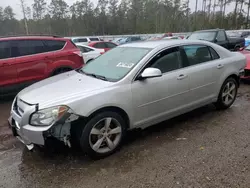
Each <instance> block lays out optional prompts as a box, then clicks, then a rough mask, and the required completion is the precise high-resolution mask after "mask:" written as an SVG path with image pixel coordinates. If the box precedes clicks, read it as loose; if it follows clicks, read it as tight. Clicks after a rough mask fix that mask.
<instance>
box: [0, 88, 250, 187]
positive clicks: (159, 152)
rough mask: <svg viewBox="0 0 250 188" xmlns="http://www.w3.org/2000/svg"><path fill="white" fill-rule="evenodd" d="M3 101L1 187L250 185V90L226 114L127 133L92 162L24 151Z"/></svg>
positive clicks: (205, 113)
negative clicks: (115, 149) (113, 150)
mask: <svg viewBox="0 0 250 188" xmlns="http://www.w3.org/2000/svg"><path fill="white" fill-rule="evenodd" d="M10 106H11V100H9V101H7V102H1V104H0V112H1V113H0V187H6V188H12V187H13V188H23V187H25V188H26V187H32V188H33V187H39V188H40V187H41V188H45V187H46V188H47V187H56V188H61V187H63V188H71V187H72V188H78V187H79V188H80V187H81V188H92V187H94V188H99V187H100V188H109V187H110V188H120V187H122V188H140V187H149V188H153V187H156V188H170V187H185V188H193V187H194V188H197V187H209V188H220V187H225V188H230V187H233V188H235V187H242V188H247V187H250V163H249V160H250V136H249V135H250V85H242V86H241V88H240V90H239V94H238V97H237V100H236V102H235V104H234V105H233V106H232V107H231V108H230V109H228V110H226V111H216V110H215V109H214V107H213V106H212V105H209V106H205V107H203V108H200V109H198V110H195V111H192V112H190V113H188V114H185V115H182V116H180V117H177V118H174V119H172V120H170V121H166V122H163V123H161V124H158V125H155V126H153V127H150V128H148V129H146V130H144V131H133V132H130V133H129V134H128V139H127V141H126V144H125V145H124V147H123V148H122V149H121V150H120V151H119V152H117V153H116V154H114V155H112V156H110V157H108V158H106V159H102V160H99V161H92V160H90V159H89V158H87V157H86V156H84V155H82V154H81V152H80V151H73V150H69V149H66V148H58V149H57V150H55V151H53V152H50V151H38V150H35V151H33V152H30V151H27V149H26V148H25V147H24V146H23V145H22V144H21V143H19V142H18V141H17V140H16V139H15V138H13V137H12V136H11V131H10V129H9V128H8V126H7V118H8V115H9V111H10Z"/></svg>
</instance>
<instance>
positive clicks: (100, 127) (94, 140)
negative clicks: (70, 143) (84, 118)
mask: <svg viewBox="0 0 250 188" xmlns="http://www.w3.org/2000/svg"><path fill="white" fill-rule="evenodd" d="M126 131H127V130H126V122H125V121H124V119H123V118H122V116H121V115H120V114H118V113H116V112H112V111H107V112H101V113H99V114H97V115H95V116H94V117H92V118H91V119H90V120H89V121H88V122H87V123H86V126H85V127H84V128H83V130H82V135H81V138H80V145H81V148H82V150H83V151H84V152H85V153H86V154H87V155H88V156H90V157H91V158H93V159H101V158H104V157H107V156H109V155H111V154H113V153H115V152H116V151H117V150H118V149H119V148H120V147H121V145H122V143H123V140H124V138H125V135H126Z"/></svg>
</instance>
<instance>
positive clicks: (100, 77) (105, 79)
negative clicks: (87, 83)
mask: <svg viewBox="0 0 250 188" xmlns="http://www.w3.org/2000/svg"><path fill="white" fill-rule="evenodd" d="M77 71H78V72H80V73H82V74H85V75H87V76H92V77H94V78H97V79H100V80H104V81H109V80H108V79H107V78H106V77H105V76H101V75H98V74H94V73H86V72H84V71H83V70H82V69H78V70H77Z"/></svg>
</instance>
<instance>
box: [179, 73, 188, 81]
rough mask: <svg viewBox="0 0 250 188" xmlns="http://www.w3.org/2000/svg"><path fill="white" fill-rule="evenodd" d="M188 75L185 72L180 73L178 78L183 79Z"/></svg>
mask: <svg viewBox="0 0 250 188" xmlns="http://www.w3.org/2000/svg"><path fill="white" fill-rule="evenodd" d="M187 77H188V76H187V75H185V74H180V75H179V76H178V77H177V80H183V79H185V78H187Z"/></svg>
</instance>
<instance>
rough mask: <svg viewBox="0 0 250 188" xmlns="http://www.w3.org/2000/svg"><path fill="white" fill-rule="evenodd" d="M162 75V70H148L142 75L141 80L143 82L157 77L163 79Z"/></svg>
mask: <svg viewBox="0 0 250 188" xmlns="http://www.w3.org/2000/svg"><path fill="white" fill-rule="evenodd" d="M161 76H162V73H161V71H160V69H157V68H151V67H150V68H146V69H145V70H144V71H143V72H142V74H141V75H140V76H139V78H138V79H139V80H143V79H146V78H155V77H161Z"/></svg>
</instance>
